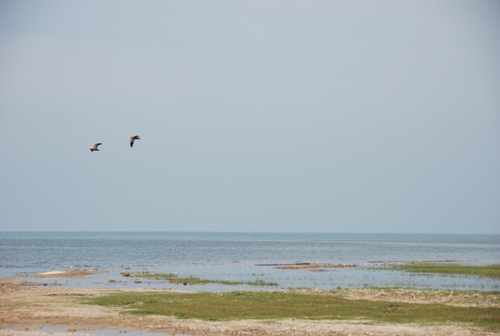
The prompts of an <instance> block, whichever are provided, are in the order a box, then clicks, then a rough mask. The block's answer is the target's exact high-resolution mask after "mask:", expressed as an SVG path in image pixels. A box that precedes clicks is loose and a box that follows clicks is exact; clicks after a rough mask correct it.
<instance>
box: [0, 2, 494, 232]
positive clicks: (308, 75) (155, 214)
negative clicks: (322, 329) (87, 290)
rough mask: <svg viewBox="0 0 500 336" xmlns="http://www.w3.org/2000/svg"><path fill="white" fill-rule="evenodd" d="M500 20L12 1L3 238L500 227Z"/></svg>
mask: <svg viewBox="0 0 500 336" xmlns="http://www.w3.org/2000/svg"><path fill="white" fill-rule="evenodd" d="M499 17H500V2H499V1H481V0H470V1H460V0H458V1H456V0H453V1H451V0H450V1H440V0H429V1H425V0H415V1H413V0H410V1H400V0H394V1H390V0H384V1H373V0H369V1H368V0H367V1H365V0H354V1H352V0H342V1H335V0H327V1H316V0H312V1H305V0H300V1H296V0H290V1H285V0H279V1H277V0H262V1H259V0H252V1H234V0H227V1H226V0H220V1H218V0H215V1H206V0H199V1H198V0H193V1H191V0H187V1H186V0H173V1H168V0H167V1H163V0H162V1H151V0H145V1H127V0H120V1H118V0H116V1H101V0H99V1H97V0H96V1H93V0H85V1H78V0H76V1H75V0H74V1H65V0H62V1H14V0H0V137H1V146H0V176H1V177H0V202H1V203H0V206H1V208H0V230H1V231H5V230H158V231H191V230H197V231H288V232H296V231H299V232H300V231H311V232H312V231H320V232H416V233H496V234H498V233H500V20H499ZM132 134H139V135H140V136H141V140H138V141H136V143H135V145H134V147H133V148H130V146H129V142H128V138H127V137H128V136H129V135H132ZM95 142H102V143H103V144H102V146H101V151H100V152H94V153H92V152H90V151H89V149H88V147H91V146H92V145H93V144H94V143H95Z"/></svg>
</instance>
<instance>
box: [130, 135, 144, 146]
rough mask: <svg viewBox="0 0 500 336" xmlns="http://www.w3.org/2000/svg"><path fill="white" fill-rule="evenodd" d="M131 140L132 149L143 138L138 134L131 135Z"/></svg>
mask: <svg viewBox="0 0 500 336" xmlns="http://www.w3.org/2000/svg"><path fill="white" fill-rule="evenodd" d="M129 138H130V147H132V146H133V145H134V141H135V140H141V137H140V136H138V135H137V134H134V135H130V136H129Z"/></svg>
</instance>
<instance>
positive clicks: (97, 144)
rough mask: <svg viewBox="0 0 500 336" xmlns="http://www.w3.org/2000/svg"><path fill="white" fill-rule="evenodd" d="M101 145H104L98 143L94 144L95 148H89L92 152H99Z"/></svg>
mask: <svg viewBox="0 0 500 336" xmlns="http://www.w3.org/2000/svg"><path fill="white" fill-rule="evenodd" d="M99 145H102V143H100V142H98V143H96V144H94V147H89V149H90V151H91V152H93V151H99V149H98V148H97V147H98V146H99Z"/></svg>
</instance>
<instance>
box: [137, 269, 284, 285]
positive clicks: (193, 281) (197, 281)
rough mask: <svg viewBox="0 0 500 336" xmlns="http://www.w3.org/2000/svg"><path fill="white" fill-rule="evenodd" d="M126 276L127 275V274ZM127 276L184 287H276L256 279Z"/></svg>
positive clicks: (161, 274) (170, 274)
mask: <svg viewBox="0 0 500 336" xmlns="http://www.w3.org/2000/svg"><path fill="white" fill-rule="evenodd" d="M127 274H128V273H127ZM128 276H131V277H134V278H146V279H151V280H165V281H168V282H170V283H173V284H185V285H206V284H218V285H249V286H273V287H276V286H278V284H277V283H275V282H265V281H264V280H261V279H257V280H254V281H232V280H221V279H220V280H212V279H201V278H197V277H193V276H190V277H179V276H178V275H177V274H174V273H151V272H140V273H132V274H128Z"/></svg>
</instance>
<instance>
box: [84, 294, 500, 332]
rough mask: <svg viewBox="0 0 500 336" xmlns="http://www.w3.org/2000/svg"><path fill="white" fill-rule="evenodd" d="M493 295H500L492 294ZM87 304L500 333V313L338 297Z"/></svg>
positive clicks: (129, 299) (183, 314) (150, 297)
mask: <svg viewBox="0 0 500 336" xmlns="http://www.w3.org/2000/svg"><path fill="white" fill-rule="evenodd" d="M491 295H496V296H498V295H500V294H499V293H497V292H495V293H491ZM82 300H83V302H84V303H87V304H95V305H103V306H113V307H119V308H123V309H124V310H125V311H126V312H128V313H132V314H141V315H166V316H176V317H178V318H186V319H187V318H196V319H203V320H210V321H215V320H236V319H263V320H269V321H272V320H276V319H284V318H298V319H310V320H356V321H359V320H361V321H366V322H367V323H380V324H386V323H388V324H402V323H405V324H406V323H417V324H421V325H440V324H450V323H454V324H467V325H472V326H474V327H480V328H483V329H486V330H492V331H499V330H500V308H478V307H458V306H452V305H445V304H433V303H407V302H391V301H380V300H378V301H375V300H365V299H360V300H356V299H347V298H345V297H342V296H339V295H335V294H334V293H331V292H329V293H323V294H322V295H319V294H315V293H298V292H230V293H209V292H202V293H172V292H170V293H167V292H125V293H115V294H111V295H106V296H99V297H93V298H85V299H82Z"/></svg>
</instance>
